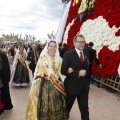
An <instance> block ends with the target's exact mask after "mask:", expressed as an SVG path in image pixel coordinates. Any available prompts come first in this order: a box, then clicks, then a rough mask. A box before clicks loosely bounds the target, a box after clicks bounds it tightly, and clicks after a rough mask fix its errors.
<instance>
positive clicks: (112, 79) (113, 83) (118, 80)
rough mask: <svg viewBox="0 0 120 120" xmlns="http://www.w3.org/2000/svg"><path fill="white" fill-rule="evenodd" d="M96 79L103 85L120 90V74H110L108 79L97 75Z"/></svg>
mask: <svg viewBox="0 0 120 120" xmlns="http://www.w3.org/2000/svg"><path fill="white" fill-rule="evenodd" d="M94 80H95V81H97V82H99V83H100V85H101V86H102V85H105V86H108V87H110V88H112V89H114V90H116V91H118V92H120V77H119V76H118V75H117V76H109V77H108V78H106V79H103V78H100V77H98V76H95V77H94Z"/></svg>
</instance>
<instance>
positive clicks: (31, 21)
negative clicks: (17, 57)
mask: <svg viewBox="0 0 120 120" xmlns="http://www.w3.org/2000/svg"><path fill="white" fill-rule="evenodd" d="M62 10H63V4H62V2H61V0H0V36H1V35H2V34H10V33H15V34H22V37H24V35H25V34H31V35H34V36H35V37H36V39H39V40H46V39H48V37H47V34H48V33H49V34H50V33H51V32H52V31H54V33H56V31H57V29H58V25H59V22H60V18H61V16H62Z"/></svg>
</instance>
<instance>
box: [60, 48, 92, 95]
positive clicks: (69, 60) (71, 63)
mask: <svg viewBox="0 0 120 120" xmlns="http://www.w3.org/2000/svg"><path fill="white" fill-rule="evenodd" d="M83 54H84V64H82V62H81V60H80V58H79V56H78V54H77V52H76V50H75V49H73V50H70V51H68V52H66V53H65V54H64V57H63V62H62V66H61V73H62V74H63V75H65V76H66V79H65V81H64V86H65V90H66V93H70V94H79V93H80V92H81V91H83V90H84V91H86V92H88V91H89V84H90V69H89V55H88V53H87V52H86V51H85V50H83ZM69 67H71V68H72V69H73V72H72V73H68V68H69ZM82 69H84V70H86V75H85V76H84V77H82V76H79V71H80V70H82Z"/></svg>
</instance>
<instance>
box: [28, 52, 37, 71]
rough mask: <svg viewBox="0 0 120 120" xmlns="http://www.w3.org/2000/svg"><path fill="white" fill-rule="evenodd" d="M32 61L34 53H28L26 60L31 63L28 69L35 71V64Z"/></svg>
mask: <svg viewBox="0 0 120 120" xmlns="http://www.w3.org/2000/svg"><path fill="white" fill-rule="evenodd" d="M34 59H35V55H34V51H30V52H29V53H28V56H27V60H28V61H31V63H30V64H29V68H30V69H31V70H33V69H35V66H36V63H35V61H34Z"/></svg>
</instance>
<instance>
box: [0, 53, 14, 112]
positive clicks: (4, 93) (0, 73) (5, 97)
mask: <svg viewBox="0 0 120 120" xmlns="http://www.w3.org/2000/svg"><path fill="white" fill-rule="evenodd" d="M0 57H1V64H2V69H1V70H0V78H1V81H2V84H3V87H2V88H1V98H2V101H3V103H4V110H10V109H12V108H13V105H12V102H11V96H10V91H9V82H10V67H9V62H8V58H7V56H6V54H5V53H3V52H1V51H0Z"/></svg>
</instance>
